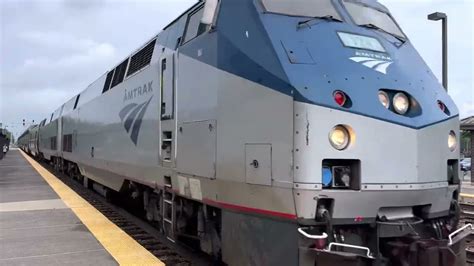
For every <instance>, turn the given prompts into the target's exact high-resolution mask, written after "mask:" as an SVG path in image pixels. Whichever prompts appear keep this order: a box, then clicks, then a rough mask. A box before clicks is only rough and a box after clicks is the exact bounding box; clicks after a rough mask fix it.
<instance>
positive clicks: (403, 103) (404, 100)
mask: <svg viewBox="0 0 474 266" xmlns="http://www.w3.org/2000/svg"><path fill="white" fill-rule="evenodd" d="M393 107H394V108H395V111H396V112H397V113H398V114H401V115H404V114H406V112H407V111H408V108H409V107H410V101H409V100H408V96H406V94H405V93H403V92H399V93H397V94H395V97H393Z"/></svg>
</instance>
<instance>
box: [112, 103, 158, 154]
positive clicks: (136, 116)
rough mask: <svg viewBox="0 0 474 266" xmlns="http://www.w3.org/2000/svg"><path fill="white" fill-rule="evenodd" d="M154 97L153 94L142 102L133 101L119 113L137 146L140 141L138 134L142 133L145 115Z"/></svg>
mask: <svg viewBox="0 0 474 266" xmlns="http://www.w3.org/2000/svg"><path fill="white" fill-rule="evenodd" d="M152 98H153V96H151V98H150V99H149V100H148V101H146V102H144V103H142V104H136V103H131V104H129V105H127V106H125V107H124V108H123V109H122V110H121V111H120V113H119V116H120V119H121V120H122V124H123V126H124V128H125V130H126V131H127V133H129V134H130V138H131V139H132V141H133V143H134V144H135V146H136V145H137V143H138V135H139V134H140V128H141V126H142V120H143V117H144V116H145V113H146V110H147V109H148V105H150V102H151V99H152Z"/></svg>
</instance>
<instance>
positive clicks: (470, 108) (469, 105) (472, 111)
mask: <svg viewBox="0 0 474 266" xmlns="http://www.w3.org/2000/svg"><path fill="white" fill-rule="evenodd" d="M460 109H461V113H462V114H463V116H461V118H465V117H468V116H472V115H474V101H468V102H465V103H463V104H462V106H461V108H460Z"/></svg>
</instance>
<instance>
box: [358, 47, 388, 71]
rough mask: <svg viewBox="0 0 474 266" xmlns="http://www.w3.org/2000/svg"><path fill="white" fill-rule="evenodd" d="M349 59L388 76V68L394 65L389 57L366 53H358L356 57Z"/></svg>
mask: <svg viewBox="0 0 474 266" xmlns="http://www.w3.org/2000/svg"><path fill="white" fill-rule="evenodd" d="M349 59H350V60H352V61H354V62H357V63H361V64H362V65H364V66H366V67H368V68H371V69H373V70H375V71H378V72H380V73H382V74H387V69H388V67H390V66H391V65H392V64H393V61H392V59H391V58H390V57H389V56H385V55H379V54H373V53H366V52H356V56H354V57H351V58H349Z"/></svg>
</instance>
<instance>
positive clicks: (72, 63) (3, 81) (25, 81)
mask: <svg viewBox="0 0 474 266" xmlns="http://www.w3.org/2000/svg"><path fill="white" fill-rule="evenodd" d="M195 2H196V0H137V1H132V0H1V1H0V123H3V124H4V125H5V124H6V125H8V128H9V129H10V130H11V131H13V132H14V134H15V135H17V136H18V134H21V132H23V131H24V130H25V127H23V125H22V120H23V119H26V123H27V126H28V125H29V124H31V123H32V121H33V120H34V121H36V122H38V121H41V120H42V119H44V118H45V117H47V116H48V114H51V113H52V112H53V111H54V110H55V109H56V108H58V107H59V106H60V105H61V104H62V103H64V102H66V101H67V100H69V99H70V98H72V97H73V96H74V95H76V94H78V93H79V92H81V91H82V90H83V89H84V88H86V87H87V85H89V84H90V83H91V82H93V81H94V80H95V79H97V78H98V77H99V76H101V75H102V74H104V73H105V72H106V71H107V70H108V69H110V68H112V67H113V66H115V65H117V64H118V63H120V61H121V59H123V58H125V57H126V56H127V55H129V54H130V53H131V52H132V51H134V50H135V49H137V48H138V47H140V46H141V45H142V44H144V43H145V42H146V41H147V40H149V39H150V38H151V37H152V36H153V35H155V34H157V33H158V32H159V31H160V30H161V29H162V28H163V27H164V26H165V25H167V24H168V23H169V22H171V21H172V20H173V19H174V18H176V17H177V16H178V15H179V14H181V13H182V12H183V11H184V10H186V9H187V8H188V7H190V6H191V5H192V4H194V3H195ZM380 2H381V3H382V4H384V5H386V6H387V7H388V8H389V9H390V11H391V12H392V14H393V15H394V17H395V19H396V20H397V21H398V23H399V24H400V26H401V27H402V29H403V30H404V32H405V33H406V34H407V35H408V37H409V38H410V40H411V42H412V43H413V44H414V45H415V47H416V48H417V49H418V51H419V53H420V54H421V55H422V56H423V58H424V59H425V61H426V62H427V63H428V65H429V66H430V67H431V68H432V70H433V71H434V73H435V74H437V76H438V77H439V80H441V69H442V64H441V57H440V55H441V41H440V40H441V23H440V22H433V21H428V20H427V19H426V15H427V14H429V13H431V12H435V11H440V12H445V13H447V14H448V16H449V38H450V39H449V55H450V57H449V66H450V72H449V89H450V92H449V93H450V95H451V96H452V97H453V98H454V100H455V102H456V103H457V105H458V107H459V109H460V113H461V118H464V117H467V116H470V115H474V81H473V79H474V78H473V76H474V54H473V47H474V36H473V24H474V21H473V13H474V0H380Z"/></svg>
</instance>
